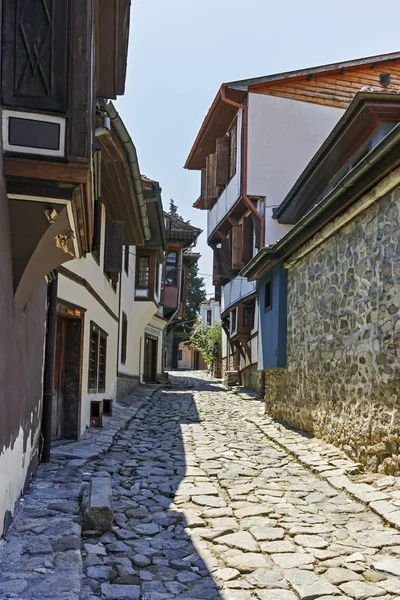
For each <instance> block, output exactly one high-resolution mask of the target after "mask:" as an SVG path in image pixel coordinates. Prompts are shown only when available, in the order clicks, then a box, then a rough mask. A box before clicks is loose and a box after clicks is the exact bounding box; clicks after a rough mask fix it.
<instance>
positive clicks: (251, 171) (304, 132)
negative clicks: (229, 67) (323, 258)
mask: <svg viewBox="0 0 400 600" xmlns="http://www.w3.org/2000/svg"><path fill="white" fill-rule="evenodd" d="M343 112H344V111H343V110H342V109H340V108H333V107H330V106H323V105H320V104H312V103H310V102H300V101H298V100H290V99H287V98H279V97H276V96H268V95H264V94H254V93H250V94H249V130H248V136H249V137H248V179H247V193H248V194H249V195H250V196H265V243H266V244H272V243H274V242H275V241H276V240H278V239H279V238H281V237H282V236H283V235H284V234H285V233H286V232H287V231H288V229H289V228H290V225H283V224H279V223H278V222H277V221H276V220H274V219H272V212H273V208H274V207H276V206H279V204H280V203H281V202H282V200H283V199H284V198H285V196H286V195H287V193H288V192H289V191H290V189H291V188H292V186H293V184H294V183H295V182H296V180H297V179H298V177H299V176H300V175H301V173H302V171H303V170H304V168H305V167H306V166H307V164H308V163H309V161H310V160H311V158H312V157H313V156H314V154H315V153H316V152H317V150H318V148H319V147H320V146H321V144H322V143H323V142H324V140H325V139H326V138H327V136H328V135H329V133H330V132H331V131H332V129H333V127H334V126H335V125H336V123H337V122H338V120H339V119H340V117H341V116H342V114H343Z"/></svg>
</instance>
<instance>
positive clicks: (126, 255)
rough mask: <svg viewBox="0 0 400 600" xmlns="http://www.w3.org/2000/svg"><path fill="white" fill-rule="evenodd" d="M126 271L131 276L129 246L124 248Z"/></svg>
mask: <svg viewBox="0 0 400 600" xmlns="http://www.w3.org/2000/svg"><path fill="white" fill-rule="evenodd" d="M124 271H125V273H126V274H127V275H129V246H125V247H124Z"/></svg>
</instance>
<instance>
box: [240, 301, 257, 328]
mask: <svg viewBox="0 0 400 600" xmlns="http://www.w3.org/2000/svg"><path fill="white" fill-rule="evenodd" d="M247 315H248V316H247ZM246 320H248V323H246ZM242 326H243V329H250V330H251V329H253V327H254V303H253V304H247V305H246V306H243V312H242Z"/></svg>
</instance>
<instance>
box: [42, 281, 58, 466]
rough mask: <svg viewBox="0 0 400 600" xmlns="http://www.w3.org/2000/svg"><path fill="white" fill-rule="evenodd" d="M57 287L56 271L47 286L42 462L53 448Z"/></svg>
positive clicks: (45, 460)
mask: <svg viewBox="0 0 400 600" xmlns="http://www.w3.org/2000/svg"><path fill="white" fill-rule="evenodd" d="M57 287H58V273H57V271H54V279H53V280H52V281H51V283H49V284H48V287H47V303H48V308H47V328H46V349H45V358H44V361H45V362H44V376H43V409H42V436H43V448H42V462H49V460H50V450H51V429H52V413H53V395H54V363H55V354H56V331H57Z"/></svg>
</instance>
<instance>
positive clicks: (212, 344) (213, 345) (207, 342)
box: [189, 323, 222, 365]
mask: <svg viewBox="0 0 400 600" xmlns="http://www.w3.org/2000/svg"><path fill="white" fill-rule="evenodd" d="M189 344H190V347H191V348H194V350H197V351H198V352H200V353H201V354H202V356H203V358H204V360H205V361H206V363H207V364H208V365H211V364H212V363H213V361H214V360H215V359H217V358H218V357H219V356H220V355H221V352H222V326H221V323H215V325H213V326H212V327H211V325H207V324H206V323H202V324H201V325H199V326H198V327H196V329H195V330H194V332H193V334H192V335H191V336H190V338H189Z"/></svg>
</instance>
